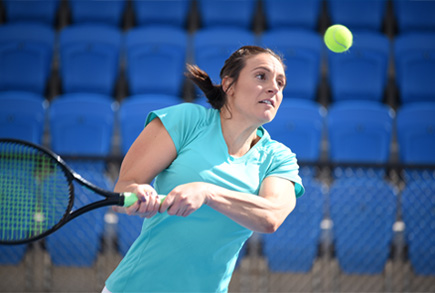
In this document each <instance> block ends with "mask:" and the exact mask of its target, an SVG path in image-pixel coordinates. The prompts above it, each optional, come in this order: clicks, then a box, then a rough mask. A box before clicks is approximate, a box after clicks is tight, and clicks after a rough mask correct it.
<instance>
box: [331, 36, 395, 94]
mask: <svg viewBox="0 0 435 293" xmlns="http://www.w3.org/2000/svg"><path fill="white" fill-rule="evenodd" d="M353 35H354V43H353V46H352V47H351V48H350V50H349V51H347V52H345V53H343V54H337V53H334V52H332V51H329V52H328V66H329V84H330V87H331V95H332V97H331V98H332V100H333V101H339V100H350V99H361V100H372V101H379V102H381V101H382V100H383V97H384V91H385V89H386V85H387V81H388V65H389V58H390V51H391V48H390V41H389V39H388V38H387V36H385V35H383V34H381V33H375V32H362V31H354V34H353Z"/></svg>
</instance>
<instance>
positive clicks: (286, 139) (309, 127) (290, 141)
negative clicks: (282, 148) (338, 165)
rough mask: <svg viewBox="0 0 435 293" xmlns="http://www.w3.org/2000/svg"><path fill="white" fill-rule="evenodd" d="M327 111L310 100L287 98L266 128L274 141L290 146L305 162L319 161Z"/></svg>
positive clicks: (299, 158)
mask: <svg viewBox="0 0 435 293" xmlns="http://www.w3.org/2000/svg"><path fill="white" fill-rule="evenodd" d="M325 115H326V111H325V109H324V108H323V107H322V106H320V105H319V104H318V103H316V102H313V101H309V100H298V99H284V100H283V102H282V103H281V106H280V108H279V110H278V113H277V115H276V116H275V118H274V119H273V120H272V121H271V122H269V123H267V124H265V125H264V127H265V128H266V130H267V131H268V132H269V134H270V136H271V138H272V139H274V140H277V141H279V142H281V143H283V144H285V145H286V146H287V147H289V148H290V149H291V150H292V151H293V152H294V153H295V154H296V156H297V158H298V160H302V161H313V162H314V161H317V160H319V159H320V150H321V141H322V137H323V134H324V126H325V120H324V119H325Z"/></svg>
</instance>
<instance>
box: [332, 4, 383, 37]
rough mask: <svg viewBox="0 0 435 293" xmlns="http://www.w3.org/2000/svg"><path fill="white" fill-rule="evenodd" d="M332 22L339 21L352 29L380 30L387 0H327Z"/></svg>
mask: <svg viewBox="0 0 435 293" xmlns="http://www.w3.org/2000/svg"><path fill="white" fill-rule="evenodd" d="M326 3H327V7H328V14H329V16H330V17H331V23H339V24H342V25H345V26H347V27H348V28H349V29H350V30H371V31H377V32H380V31H381V29H382V26H383V22H384V19H385V14H386V9H387V0H370V1H365V0H351V1H343V0H327V1H326Z"/></svg>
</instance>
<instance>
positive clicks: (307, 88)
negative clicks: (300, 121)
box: [261, 1, 324, 100]
mask: <svg viewBox="0 0 435 293" xmlns="http://www.w3.org/2000/svg"><path fill="white" fill-rule="evenodd" d="M290 3H293V2H292V1H291V2H290ZM261 45H262V46H265V47H268V48H270V49H272V50H274V51H276V52H279V53H281V54H282V55H283V56H284V63H285V64H286V66H287V71H286V77H287V86H286V88H285V89H284V97H285V98H302V99H309V100H315V99H316V98H317V89H318V86H319V82H320V76H321V60H322V55H323V54H322V53H323V49H324V48H323V42H322V39H321V37H320V35H319V34H318V33H316V32H314V31H308V30H295V29H282V30H278V29H277V30H272V31H267V32H265V33H264V34H263V35H262V36H261Z"/></svg>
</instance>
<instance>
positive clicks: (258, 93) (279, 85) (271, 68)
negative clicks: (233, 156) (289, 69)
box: [223, 53, 286, 125]
mask: <svg viewBox="0 0 435 293" xmlns="http://www.w3.org/2000/svg"><path fill="white" fill-rule="evenodd" d="M230 84H231V79H229V78H227V79H225V78H224V80H223V88H224V90H225V91H226V93H227V98H228V99H227V102H228V106H229V108H230V110H231V114H232V115H233V116H234V117H238V118H239V119H243V120H246V121H249V122H252V123H253V124H259V125H262V124H264V123H267V122H270V121H272V119H273V118H274V117H275V115H276V112H277V111H278V108H279V106H280V104H281V101H282V91H283V89H284V87H285V84H286V78H285V73H284V68H283V66H282V64H281V62H280V61H278V60H277V59H276V58H275V57H273V56H272V55H270V54H268V53H261V54H258V55H255V56H251V57H249V58H248V59H247V60H246V65H245V67H244V68H243V69H242V70H241V71H240V74H239V78H238V80H237V81H236V82H235V83H234V84H233V85H232V86H230V87H229V88H226V87H227V86H229V85H230Z"/></svg>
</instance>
